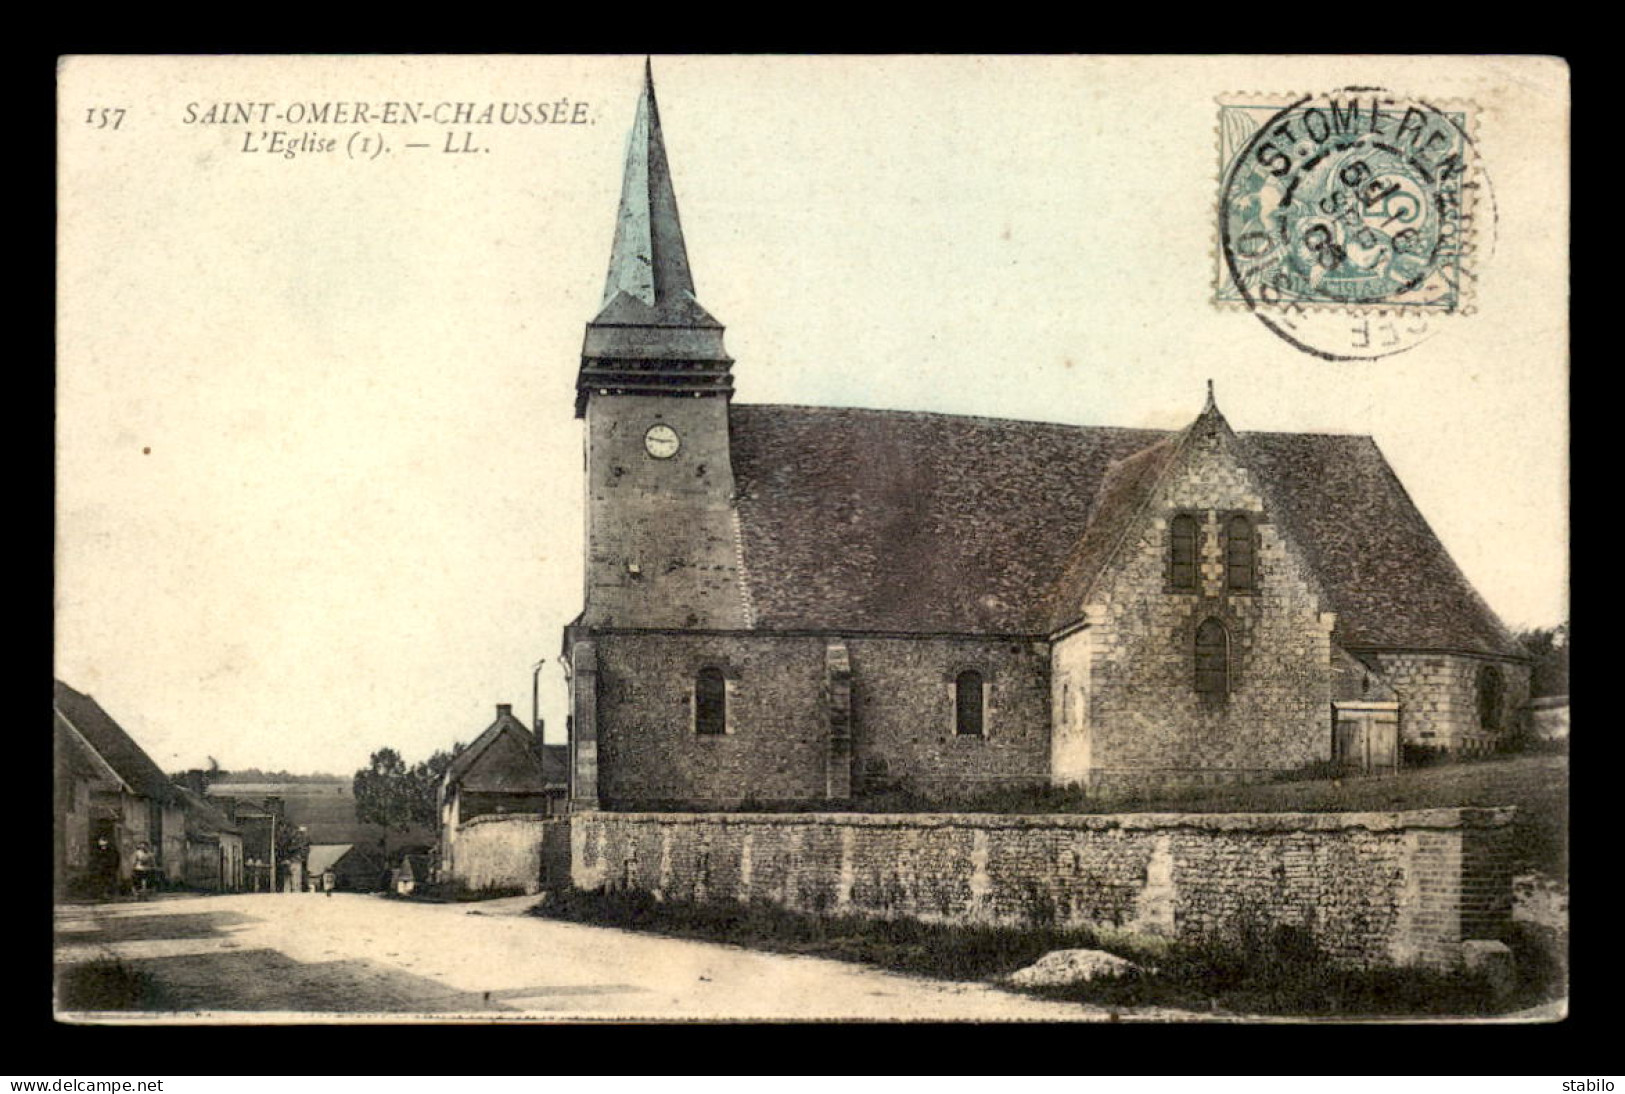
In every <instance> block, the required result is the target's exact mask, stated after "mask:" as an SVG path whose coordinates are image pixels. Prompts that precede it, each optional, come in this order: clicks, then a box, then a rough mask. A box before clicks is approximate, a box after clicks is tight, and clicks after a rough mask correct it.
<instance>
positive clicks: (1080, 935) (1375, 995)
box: [532, 889, 1561, 1017]
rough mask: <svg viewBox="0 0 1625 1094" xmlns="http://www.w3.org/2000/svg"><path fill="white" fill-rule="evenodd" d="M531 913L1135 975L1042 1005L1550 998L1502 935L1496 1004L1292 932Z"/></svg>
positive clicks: (861, 958) (1411, 1007)
mask: <svg viewBox="0 0 1625 1094" xmlns="http://www.w3.org/2000/svg"><path fill="white" fill-rule="evenodd" d="M532 914H534V915H539V916H544V917H547V918H550V919H559V920H565V921H568V922H574V923H587V924H593V925H596V926H606V927H619V928H623V929H628V930H637V931H647V932H651V933H655V934H661V935H666V936H669V937H674V938H689V939H698V940H702V941H708V942H726V943H731V944H734V945H739V946H745V947H748V948H751V949H760V950H768V951H772V952H776V953H795V954H806V955H810V956H816V957H827V958H834V959H837V960H841V961H854V962H861V963H863V964H868V965H874V966H877V967H879V968H883V969H889V970H891V971H894V972H902V973H910V974H913V975H918V976H930V977H936V978H939V979H949V980H972V981H980V980H989V979H994V978H998V977H1003V976H1007V975H1009V974H1010V973H1012V972H1015V971H1016V970H1017V969H1020V968H1023V967H1025V966H1027V965H1030V964H1032V963H1033V962H1034V961H1036V960H1038V958H1040V957H1042V956H1043V955H1044V954H1046V953H1048V952H1050V951H1052V950H1061V949H1098V950H1106V951H1108V952H1110V953H1115V954H1117V955H1118V956H1121V957H1125V958H1128V959H1129V960H1130V961H1134V962H1136V963H1138V964H1140V965H1142V966H1144V967H1145V968H1146V969H1147V970H1154V971H1137V972H1131V973H1129V974H1127V975H1124V976H1119V977H1111V978H1099V979H1096V980H1093V981H1090V982H1088V983H1080V984H1073V985H1068V986H1065V987H1058V988H1043V989H1029V990H1030V991H1031V993H1032V994H1034V995H1039V996H1042V997H1045V998H1050V999H1058V1000H1066V1001H1071V1002H1078V1003H1093V1004H1097V1005H1105V1006H1121V1007H1171V1008H1176V1009H1181V1010H1199V1011H1225V1012H1230V1013H1238V1014H1279V1015H1314V1016H1350V1017H1352V1016H1362V1015H1365V1016H1408V1015H1462V1016H1478V1015H1490V1014H1497V1013H1505V1012H1508V1011H1512V1010H1518V1009H1522V1008H1524V1007H1529V1006H1534V1005H1536V1004H1537V1003H1541V1002H1545V1001H1546V1000H1548V999H1550V998H1555V997H1556V996H1557V994H1558V993H1559V992H1560V991H1561V985H1560V980H1561V977H1560V975H1559V973H1558V970H1557V968H1556V966H1555V965H1554V964H1553V960H1552V959H1551V957H1550V956H1549V955H1547V954H1546V952H1545V950H1544V949H1543V948H1542V946H1541V945H1540V944H1539V941H1538V940H1536V939H1533V938H1530V937H1521V936H1518V935H1515V936H1514V937H1512V938H1509V939H1508V940H1507V942H1508V945H1510V946H1512V948H1513V950H1514V954H1515V956H1516V957H1517V966H1518V982H1517V984H1516V985H1515V986H1514V988H1513V990H1512V992H1511V993H1510V994H1509V995H1506V996H1503V997H1502V998H1500V999H1497V998H1496V997H1495V994H1494V993H1493V992H1492V991H1491V990H1490V988H1489V985H1488V984H1487V983H1486V982H1484V981H1483V980H1481V979H1480V978H1478V977H1477V976H1471V975H1468V974H1466V973H1461V972H1438V971H1433V970H1425V969H1372V970H1357V969H1344V968H1339V967H1337V966H1335V965H1334V964H1332V963H1331V962H1330V961H1329V960H1328V959H1327V957H1326V955H1325V954H1323V953H1321V952H1320V951H1319V950H1318V949H1317V948H1316V947H1315V946H1314V945H1313V943H1312V942H1311V941H1310V940H1309V939H1308V937H1307V936H1306V935H1305V934H1304V933H1303V932H1301V931H1296V930H1293V929H1291V928H1277V929H1274V930H1266V929H1245V928H1244V929H1242V930H1241V931H1240V932H1239V933H1238V936H1237V938H1236V939H1235V940H1233V941H1231V942H1228V943H1226V944H1223V945H1219V944H1207V945H1191V944H1184V943H1172V942H1168V941H1166V940H1163V939H1158V938H1152V937H1146V936H1137V935H1130V934H1125V933H1122V932H1114V931H1104V930H1101V931H1096V930H1091V929H1088V928H1032V929H1020V928H1014V927H983V926H951V925H945V924H931V923H918V922H915V921H912V920H875V919H864V918H860V917H856V916H828V917H825V916H813V915H806V914H802V913H799V912H792V911H788V910H786V909H783V908H780V907H777V906H775V905H770V904H766V903H752V904H748V905H740V904H724V903H706V904H699V903H692V902H684V901H657V900H655V899H654V898H653V897H652V896H650V895H648V894H646V893H640V892H635V891H625V890H621V891H611V892H588V891H583V890H579V889H565V890H561V891H558V892H555V893H553V894H551V895H550V896H549V897H548V899H547V900H545V901H544V902H543V903H542V904H540V905H539V906H538V907H537V908H535V909H534V910H533V912H532Z"/></svg>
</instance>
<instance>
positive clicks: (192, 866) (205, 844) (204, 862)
mask: <svg viewBox="0 0 1625 1094" xmlns="http://www.w3.org/2000/svg"><path fill="white" fill-rule="evenodd" d="M181 796H182V797H183V798H184V799H185V802H186V870H185V875H184V877H185V882H186V885H187V886H188V887H189V888H192V889H203V890H207V891H210V892H218V893H237V892H241V891H242V890H243V882H244V877H243V833H242V830H241V829H239V828H238V827H237V825H236V824H235V823H234V822H233V821H232V819H231V818H230V817H229V816H227V814H226V813H225V812H224V811H222V810H221V809H219V808H218V807H216V806H215V804H214V803H213V802H211V801H209V800H208V799H207V798H205V797H204V796H203V795H201V794H198V793H195V792H193V791H191V790H189V789H187V788H185V787H182V788H181Z"/></svg>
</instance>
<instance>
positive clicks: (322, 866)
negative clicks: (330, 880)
mask: <svg viewBox="0 0 1625 1094" xmlns="http://www.w3.org/2000/svg"><path fill="white" fill-rule="evenodd" d="M354 848H355V844H353V843H313V844H311V845H310V852H309V854H307V855H306V856H305V868H306V869H307V870H308V871H309V872H310V873H313V874H320V873H325V872H326V871H328V870H331V869H332V868H333V867H334V866H337V865H338V862H339V860H340V859H342V858H343V857H344V856H345V855H348V854H349V853H350V852H351V851H352V850H353V849H354Z"/></svg>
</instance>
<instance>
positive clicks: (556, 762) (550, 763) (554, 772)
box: [541, 744, 570, 786]
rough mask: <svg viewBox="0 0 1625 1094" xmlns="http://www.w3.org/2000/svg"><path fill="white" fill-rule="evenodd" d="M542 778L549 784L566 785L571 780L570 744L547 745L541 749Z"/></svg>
mask: <svg viewBox="0 0 1625 1094" xmlns="http://www.w3.org/2000/svg"><path fill="white" fill-rule="evenodd" d="M541 755H542V778H543V779H544V780H546V782H547V785H549V786H566V785H568V784H569V782H570V746H569V745H546V744H544V745H543V746H542V749H541Z"/></svg>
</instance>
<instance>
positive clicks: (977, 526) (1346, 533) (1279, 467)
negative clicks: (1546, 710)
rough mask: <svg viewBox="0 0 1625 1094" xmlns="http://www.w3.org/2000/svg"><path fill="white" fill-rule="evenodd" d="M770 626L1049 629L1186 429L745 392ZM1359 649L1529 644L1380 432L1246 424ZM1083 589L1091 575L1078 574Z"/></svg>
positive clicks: (752, 502)
mask: <svg viewBox="0 0 1625 1094" xmlns="http://www.w3.org/2000/svg"><path fill="white" fill-rule="evenodd" d="M729 421H730V428H731V433H732V453H733V466H734V475H735V480H736V484H737V492H738V509H739V518H740V533H741V540H742V546H743V557H744V569H745V575H746V576H745V579H746V581H747V583H748V585H749V592H750V598H751V603H752V605H753V608H754V612H755V623H756V626H758V627H760V628H764V629H771V630H801V629H806V630H841V631H848V632H851V631H878V632H900V633H944V634H950V633H951V634H1049V633H1052V631H1053V629H1054V626H1055V623H1056V603H1055V595H1054V590H1055V588H1056V581H1057V575H1065V576H1064V577H1063V580H1065V581H1077V582H1083V583H1087V581H1089V580H1092V578H1093V576H1094V574H1095V573H1096V572H1098V569H1099V567H1100V566H1101V565H1103V564H1104V559H1105V557H1106V554H1107V553H1108V552H1109V551H1110V550H1111V547H1112V545H1113V544H1114V543H1115V541H1116V537H1117V536H1119V535H1120V534H1121V532H1122V530H1123V528H1125V527H1126V526H1127V524H1128V523H1129V522H1130V521H1131V520H1132V518H1133V516H1134V514H1135V513H1136V512H1137V511H1138V508H1137V506H1138V503H1139V502H1140V501H1141V500H1143V497H1144V494H1145V492H1146V491H1147V490H1149V489H1150V486H1151V485H1152V484H1154V482H1155V481H1156V478H1157V476H1158V474H1159V473H1160V471H1161V469H1162V466H1163V465H1164V464H1165V462H1166V460H1167V459H1168V458H1169V457H1170V455H1171V454H1172V450H1173V447H1174V442H1175V440H1176V439H1177V437H1178V436H1179V433H1177V432H1169V431H1164V430H1147V429H1120V428H1113V427H1099V426H1071V425H1059V424H1052V423H1043V422H1020V421H1006V420H1000V419H990V418H973V417H959V416H953V415H944V414H927V413H921V412H913V411H882V410H857V409H846V408H820V407H801V406H752V405H740V404H736V405H734V406H732V407H731V408H730V416H729ZM1237 437H1238V441H1239V450H1240V452H1241V454H1242V458H1243V459H1244V460H1245V461H1246V462H1247V464H1248V466H1249V467H1250V468H1251V469H1252V470H1253V471H1254V472H1255V473H1256V474H1257V475H1258V476H1259V478H1260V480H1261V482H1262V484H1263V486H1264V488H1265V490H1266V491H1267V493H1268V496H1269V498H1270V499H1271V501H1272V502H1273V503H1274V504H1275V505H1277V506H1278V507H1279V508H1280V510H1281V512H1280V514H1279V516H1280V519H1281V520H1282V521H1283V522H1284V524H1285V526H1286V528H1287V529H1288V532H1289V534H1290V535H1291V536H1292V537H1293V538H1294V540H1295V542H1297V543H1298V545H1299V546H1300V547H1301V548H1302V549H1303V550H1304V551H1305V552H1306V554H1307V556H1308V558H1309V561H1310V562H1311V564H1312V565H1313V566H1314V567H1315V570H1316V573H1317V576H1318V577H1319V579H1320V582H1321V584H1322V587H1323V589H1324V590H1325V593H1326V596H1327V598H1328V599H1329V600H1330V602H1331V603H1330V604H1329V605H1328V606H1329V607H1330V608H1331V609H1332V610H1334V611H1336V612H1337V613H1338V635H1337V636H1338V639H1339V641H1340V642H1341V643H1343V644H1344V645H1347V646H1351V647H1358V648H1363V647H1371V648H1404V649H1455V650H1467V651H1473V652H1482V653H1495V654H1515V653H1518V652H1519V651H1518V648H1517V647H1516V645H1515V644H1514V643H1513V641H1512V638H1511V635H1510V634H1509V633H1508V632H1507V630H1506V628H1505V627H1504V626H1503V625H1502V624H1501V622H1500V621H1499V620H1498V619H1496V617H1495V615H1494V613H1493V612H1491V611H1490V610H1489V608H1488V607H1487V606H1486V605H1485V604H1484V603H1483V601H1482V600H1481V599H1480V598H1479V597H1478V595H1477V593H1476V592H1475V591H1474V590H1473V589H1472V587H1471V586H1470V585H1469V584H1468V583H1467V581H1466V579H1465V578H1464V577H1463V576H1462V574H1461V572H1460V571H1459V570H1458V569H1457V568H1456V566H1455V564H1454V562H1452V561H1451V559H1450V557H1449V555H1448V553H1447V552H1446V551H1445V549H1444V546H1443V545H1442V544H1441V543H1440V542H1439V540H1438V538H1437V537H1436V536H1435V535H1434V534H1433V531H1432V529H1431V528H1429V527H1428V524H1427V522H1426V521H1425V520H1424V519H1423V518H1422V516H1421V514H1420V513H1419V512H1418V511H1417V510H1416V507H1415V505H1414V504H1412V502H1411V500H1410V498H1409V496H1408V495H1407V494H1406V493H1405V490H1404V488H1403V487H1402V486H1401V485H1400V483H1399V480H1398V479H1397V478H1396V477H1395V475H1394V473H1393V471H1392V470H1391V469H1390V468H1389V466H1388V463H1387V461H1386V460H1385V459H1384V458H1383V456H1382V453H1381V452H1380V451H1379V450H1378V449H1377V446H1376V444H1375V443H1374V442H1373V441H1372V440H1371V438H1369V437H1364V436H1346V435H1333V434H1310V433H1241V434H1237ZM1072 587H1074V588H1082V587H1085V586H1084V585H1077V586H1072Z"/></svg>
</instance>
